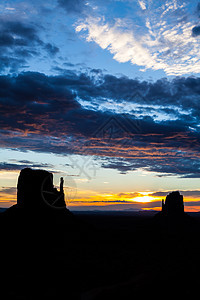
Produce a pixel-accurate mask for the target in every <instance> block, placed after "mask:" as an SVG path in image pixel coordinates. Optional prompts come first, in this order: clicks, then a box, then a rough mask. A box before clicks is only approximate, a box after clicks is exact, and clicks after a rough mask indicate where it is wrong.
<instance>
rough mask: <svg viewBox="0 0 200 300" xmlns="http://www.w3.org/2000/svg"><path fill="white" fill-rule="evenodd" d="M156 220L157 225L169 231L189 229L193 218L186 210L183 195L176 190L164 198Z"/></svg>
mask: <svg viewBox="0 0 200 300" xmlns="http://www.w3.org/2000/svg"><path fill="white" fill-rule="evenodd" d="M155 220H156V221H157V222H158V223H157V226H160V225H161V226H163V227H164V228H165V229H167V230H168V231H169V232H177V231H180V232H181V231H183V230H187V229H188V228H189V226H190V225H192V223H193V220H192V218H191V217H190V216H189V215H188V214H187V213H185V212H184V202H183V195H181V194H180V192H179V191H174V192H171V193H169V194H168V195H167V196H166V199H165V201H164V199H163V200H162V211H161V212H159V213H157V214H156V216H155Z"/></svg>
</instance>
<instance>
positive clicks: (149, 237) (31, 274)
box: [0, 212, 200, 300]
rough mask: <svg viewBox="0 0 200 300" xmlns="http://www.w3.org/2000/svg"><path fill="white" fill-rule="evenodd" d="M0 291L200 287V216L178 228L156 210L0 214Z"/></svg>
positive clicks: (128, 291) (139, 293)
mask: <svg viewBox="0 0 200 300" xmlns="http://www.w3.org/2000/svg"><path fill="white" fill-rule="evenodd" d="M0 225H1V299H14V300H15V299H37V298H39V297H40V298H41V299H70V300H71V299H83V300H90V299H94V300H97V299H105V300H106V299H140V298H141V297H144V296H145V297H147V296H148V297H151V296H152V297H153V298H154V299H155V298H156V299H160V298H161V297H162V298H163V297H172V296H174V297H182V296H186V297H190V298H193V296H195V295H196V294H197V295H198V292H199V281H200V216H199V214H193V215H192V216H189V217H188V219H187V221H185V222H184V223H183V224H181V226H179V227H178V229H175V230H174V229H173V228H172V227H170V225H169V224H165V225H164V226H163V224H161V223H160V222H159V220H157V219H156V217H155V213H153V212H152V213H145V212H141V213H133V212H121V213H119V212H115V213H114V212H106V213H101V212H93V213H91V212H90V213H89V212H84V213H83V212H82V213H81V212H76V213H74V214H73V216H70V217H69V216H68V217H66V218H65V219H64V218H57V217H53V218H50V219H48V220H47V219H45V218H44V217H43V216H42V217H41V216H37V215H35V216H29V215H26V216H21V217H20V214H17V215H16V214H14V215H12V213H10V214H9V215H6V214H5V213H1V214H0Z"/></svg>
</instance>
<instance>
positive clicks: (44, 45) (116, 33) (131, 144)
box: [0, 0, 200, 210]
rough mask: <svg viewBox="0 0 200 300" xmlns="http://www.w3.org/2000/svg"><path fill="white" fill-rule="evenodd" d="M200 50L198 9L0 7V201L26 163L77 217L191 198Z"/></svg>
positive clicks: (195, 5)
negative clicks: (174, 195)
mask: <svg viewBox="0 0 200 300" xmlns="http://www.w3.org/2000/svg"><path fill="white" fill-rule="evenodd" d="M199 44H200V4H199V2H198V1H192V2H191V1H178V0H172V1H162V2H159V1H150V0H148V1H147V0H146V1H145V0H138V1H131V0H127V1H126V0H124V1H123V0H119V1H117V0H109V1H95V0H94V1H81V0H74V1H71V0H53V1H52V0H51V1H45V2H41V1H37V0H36V1H34V2H32V1H21V0H17V1H11V0H10V1H1V3H0V72H1V76H0V110H1V131H0V134H1V151H0V153H1V162H0V167H1V169H0V172H1V174H0V176H1V196H0V201H1V203H2V205H3V206H10V205H11V204H12V203H14V202H15V201H16V190H15V189H14V188H15V186H16V181H17V176H18V174H19V171H20V169H22V168H23V167H25V166H29V167H33V168H45V169H48V170H51V171H53V172H54V177H55V184H57V182H58V181H59V177H60V176H61V175H63V176H65V177H66V187H65V188H66V192H67V189H68V186H67V183H68V184H69V185H72V190H74V194H73V195H74V196H73V197H72V198H73V199H71V205H72V206H73V204H74V205H76V206H77V207H78V208H79V209H80V205H84V204H85V203H86V204H87V206H89V205H91V207H93V204H94V203H95V205H99V206H101V205H102V199H104V200H105V201H107V203H108V204H110V205H111V204H113V205H116V206H112V207H113V208H115V209H116V207H119V205H118V204H119V201H122V203H123V205H124V201H125V200H126V199H129V200H130V199H131V201H132V203H131V205H132V206H131V207H132V208H133V209H141V208H149V207H147V203H149V202H151V201H153V198H149V199H147V198H145V199H146V200H149V201H146V202H145V199H144V201H143V202H142V201H141V203H142V204H140V205H139V206H138V201H136V200H137V199H136V197H142V194H141V193H146V194H145V195H144V196H145V197H147V193H150V194H152V195H153V193H156V192H167V191H170V190H181V191H183V192H184V191H185V192H186V191H187V196H188V197H190V200H191V199H193V198H192V196H193V195H194V191H195V197H196V195H197V192H198V191H199V177H200V172H199V171H200V163H199V156H200V153H199V145H200V135H199V127H200V123H199V95H200V89H199V83H200V79H199V73H200V54H199V46H200V45H199ZM190 191H191V195H190V194H189V192H190ZM9 193H10V194H9ZM126 193H128V194H126ZM134 193H140V194H138V195H140V196H137V194H134ZM122 194H123V195H125V194H126V196H124V197H125V198H123V200H121V197H122V196H121V195H122ZM133 194H134V195H135V196H133ZM111 195H112V196H111ZM199 196H200V191H199ZM95 197H96V198H95ZM109 197H112V201H110V202H109ZM69 198H70V197H69ZM5 199H6V200H5ZM94 199H96V200H94ZM124 199H125V200H124ZM134 199H135V201H134ZM150 200H151V201H150ZM193 200H194V199H193ZM193 200H191V201H193ZM197 200H198V199H197V198H195V201H196V209H197V210H198V209H199V205H198V201H197ZM12 201H13V202H12ZM81 201H82V202H81ZM95 201H96V202H95ZM159 201H160V200H159ZM159 201H158V199H157V198H155V205H154V206H153V204H152V205H151V207H150V208H153V207H158V206H159ZM104 204H105V203H104ZM128 205H130V203H128ZM142 205H143V206H142ZM188 206H189V205H188ZM123 208H124V206H123ZM191 209H194V205H192V208H191Z"/></svg>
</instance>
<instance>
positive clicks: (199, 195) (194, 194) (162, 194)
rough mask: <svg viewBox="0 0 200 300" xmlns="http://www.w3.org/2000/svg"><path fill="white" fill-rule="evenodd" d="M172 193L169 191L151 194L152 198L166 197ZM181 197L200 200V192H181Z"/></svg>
mask: <svg viewBox="0 0 200 300" xmlns="http://www.w3.org/2000/svg"><path fill="white" fill-rule="evenodd" d="M171 192H172V191H167V192H155V193H153V194H151V196H153V197H165V196H167V195H168V194H169V193H171ZM179 192H180V194H181V195H183V196H185V197H192V198H200V190H199V191H198V190H196V191H194V190H193V191H179Z"/></svg>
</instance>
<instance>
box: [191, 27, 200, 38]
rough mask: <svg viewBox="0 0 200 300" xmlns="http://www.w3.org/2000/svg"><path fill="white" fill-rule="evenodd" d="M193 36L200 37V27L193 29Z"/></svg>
mask: <svg viewBox="0 0 200 300" xmlns="http://www.w3.org/2000/svg"><path fill="white" fill-rule="evenodd" d="M192 35H193V36H198V35H200V26H195V27H193V28H192Z"/></svg>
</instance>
